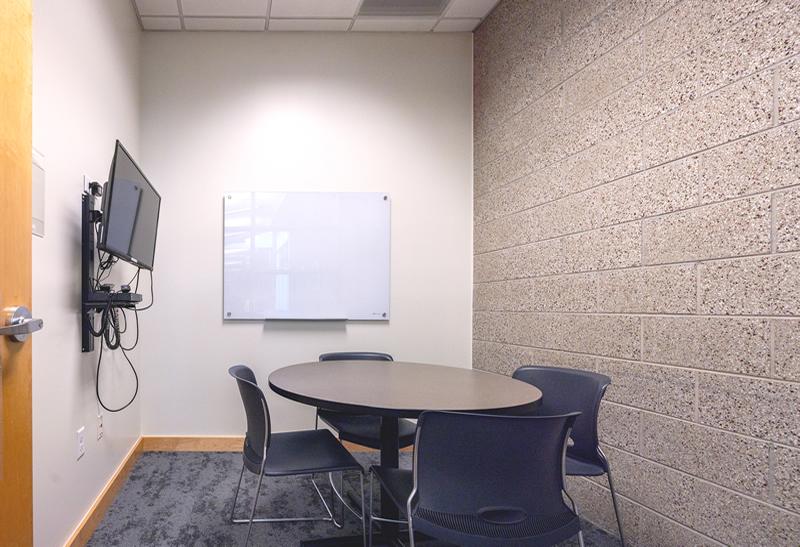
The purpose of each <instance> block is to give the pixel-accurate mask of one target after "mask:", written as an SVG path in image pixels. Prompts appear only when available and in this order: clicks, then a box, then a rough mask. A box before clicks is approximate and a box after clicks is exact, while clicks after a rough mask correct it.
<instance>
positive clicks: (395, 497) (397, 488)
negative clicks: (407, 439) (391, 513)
mask: <svg viewBox="0 0 800 547" xmlns="http://www.w3.org/2000/svg"><path fill="white" fill-rule="evenodd" d="M370 471H372V472H373V473H375V476H376V477H377V479H378V482H380V483H381V486H382V487H383V489H384V490H385V491H386V492H387V493H388V494H389V497H390V498H391V499H392V502H393V503H394V504H395V505H396V506H397V507H398V508H399V509H400V511H401V512H402V513H403V514H405V512H406V502H408V497H409V496H410V495H411V490H413V488H414V472H413V471H411V470H410V469H394V468H391V467H381V466H380V465H373V466H372V467H370Z"/></svg>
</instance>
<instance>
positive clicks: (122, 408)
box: [94, 341, 139, 412]
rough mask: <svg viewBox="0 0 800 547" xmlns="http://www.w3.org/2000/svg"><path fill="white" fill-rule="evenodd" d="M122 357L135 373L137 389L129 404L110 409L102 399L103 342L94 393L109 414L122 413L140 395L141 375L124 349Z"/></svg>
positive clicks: (98, 359)
mask: <svg viewBox="0 0 800 547" xmlns="http://www.w3.org/2000/svg"><path fill="white" fill-rule="evenodd" d="M121 349H122V348H121ZM122 355H123V356H124V357H125V360H126V361H128V365H129V366H130V367H131V370H132V371H133V377H134V378H135V379H136V388H135V389H134V391H133V397H131V399H130V400H129V401H128V402H127V403H125V404H124V405H122V406H121V407H119V408H109V407H107V406H106V405H105V403H104V402H103V399H102V398H101V397H100V363H101V361H102V360H103V343H102V341H101V343H100V355H99V356H98V357H97V371H96V373H95V378H94V392H95V395H96V396H97V402H98V403H100V406H102V407H103V408H104V409H105V410H106V411H108V412H122V411H123V410H125V409H126V408H128V407H129V406H131V404H132V403H133V401H134V400H135V399H136V396H137V395H138V394H139V375H138V374H137V373H136V367H134V366H133V363H131V360H130V359H129V358H128V354H127V353H126V352H125V350H124V349H122Z"/></svg>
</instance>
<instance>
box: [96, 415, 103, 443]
mask: <svg viewBox="0 0 800 547" xmlns="http://www.w3.org/2000/svg"><path fill="white" fill-rule="evenodd" d="M102 438H103V415H102V414H98V415H97V440H98V441H99V440H100V439H102Z"/></svg>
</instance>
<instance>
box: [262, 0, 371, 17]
mask: <svg viewBox="0 0 800 547" xmlns="http://www.w3.org/2000/svg"><path fill="white" fill-rule="evenodd" d="M360 3H361V2H360V0H272V7H271V8H270V13H269V14H270V17H290V18H291V17H330V18H335V17H342V18H345V17H346V18H352V17H354V16H355V14H356V10H357V9H358V6H359V4H360Z"/></svg>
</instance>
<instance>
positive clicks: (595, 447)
mask: <svg viewBox="0 0 800 547" xmlns="http://www.w3.org/2000/svg"><path fill="white" fill-rule="evenodd" d="M513 377H514V378H516V379H517V380H522V381H523V382H527V383H529V384H533V385H535V386H536V387H538V388H539V389H540V390H541V391H542V403H541V405H540V406H539V407H538V408H537V409H536V410H535V411H534V413H535V414H536V415H539V416H542V415H557V414H565V413H568V412H580V413H581V415H580V417H579V418H578V419H577V420H576V421H575V427H574V428H573V430H572V434H571V436H572V440H573V442H574V443H575V444H573V445H572V446H570V447H569V448H568V449H567V454H569V456H571V457H574V458H577V459H580V460H583V461H587V462H590V463H595V464H598V465H601V466H603V468H604V469H607V468H608V462H607V460H606V458H605V455H604V454H603V451H602V450H600V446H599V444H598V438H597V416H598V413H599V412H600V401H601V399H602V398H603V395H605V392H606V389H607V388H608V386H609V384H611V378H609V377H608V376H605V375H603V374H597V373H596V372H590V371H587V370H576V369H570V368H560V367H547V366H529V367H521V368H518V369H517V370H516V371H515V372H514V375H513Z"/></svg>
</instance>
